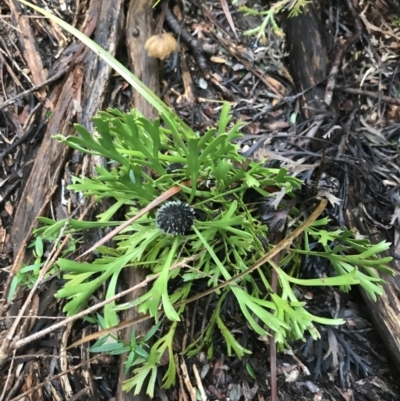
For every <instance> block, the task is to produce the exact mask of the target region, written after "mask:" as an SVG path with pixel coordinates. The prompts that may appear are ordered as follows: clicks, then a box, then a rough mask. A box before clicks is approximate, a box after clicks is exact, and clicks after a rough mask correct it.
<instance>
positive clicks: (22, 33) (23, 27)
mask: <svg viewBox="0 0 400 401" xmlns="http://www.w3.org/2000/svg"><path fill="white" fill-rule="evenodd" d="M9 4H10V9H11V20H12V24H13V26H17V27H18V29H17V30H16V32H17V33H18V35H19V43H20V49H21V52H22V56H23V58H24V60H25V62H26V64H27V65H28V67H29V70H30V73H31V74H32V81H33V83H34V85H40V84H42V83H43V82H44V81H46V79H47V70H46V69H45V68H44V67H43V63H42V59H41V58H40V54H39V51H38V46H37V43H36V37H35V35H34V33H33V32H32V28H31V24H30V17H29V16H27V15H23V14H22V12H21V4H20V3H19V2H16V1H15V2H14V1H11V2H10V3H9ZM36 95H37V96H38V98H39V100H40V101H44V100H45V97H46V92H45V89H39V90H38V91H37V92H36Z"/></svg>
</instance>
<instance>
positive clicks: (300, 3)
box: [233, 0, 311, 44]
mask: <svg viewBox="0 0 400 401" xmlns="http://www.w3.org/2000/svg"><path fill="white" fill-rule="evenodd" d="M309 3H311V0H281V1H278V2H276V3H274V4H272V5H271V7H270V8H269V9H268V10H265V11H258V10H255V9H253V8H250V7H247V6H240V7H239V10H240V11H242V12H243V13H244V14H245V15H260V16H263V17H264V19H263V22H262V23H261V24H260V25H259V26H257V27H255V28H253V29H249V30H247V31H245V32H244V35H246V36H253V35H254V36H256V37H257V39H258V40H259V41H260V43H261V44H265V43H266V42H267V37H266V35H265V32H266V30H267V27H268V25H271V26H272V29H273V31H274V33H275V35H277V36H279V37H283V36H284V33H283V31H282V29H281V28H279V26H278V24H277V22H276V20H275V16H276V15H277V14H279V13H280V12H282V11H287V12H288V15H289V17H296V16H297V15H299V14H300V13H301V10H302V8H303V7H305V6H306V5H307V4H309ZM233 4H235V2H233Z"/></svg>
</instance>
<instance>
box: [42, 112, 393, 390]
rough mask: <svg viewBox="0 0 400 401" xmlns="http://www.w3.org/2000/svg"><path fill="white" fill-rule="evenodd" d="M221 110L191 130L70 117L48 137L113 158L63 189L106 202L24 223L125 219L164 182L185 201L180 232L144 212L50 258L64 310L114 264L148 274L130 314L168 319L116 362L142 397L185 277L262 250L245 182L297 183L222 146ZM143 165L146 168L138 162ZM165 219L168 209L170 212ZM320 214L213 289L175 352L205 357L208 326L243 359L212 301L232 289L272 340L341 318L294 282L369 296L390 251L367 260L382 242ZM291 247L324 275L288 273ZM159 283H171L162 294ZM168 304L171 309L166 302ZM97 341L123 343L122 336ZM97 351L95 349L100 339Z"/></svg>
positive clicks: (226, 266)
mask: <svg viewBox="0 0 400 401" xmlns="http://www.w3.org/2000/svg"><path fill="white" fill-rule="evenodd" d="M230 118H231V117H230V115H229V107H228V106H227V105H225V106H224V107H223V109H222V112H221V117H220V121H219V126H218V128H217V129H210V130H208V131H207V132H206V133H205V134H204V135H203V136H196V135H194V134H193V133H192V132H191V131H190V132H186V130H185V128H182V127H180V126H179V125H177V124H176V122H174V120H173V119H172V118H171V116H170V115H168V114H166V115H162V116H161V118H160V119H159V120H155V121H153V122H150V121H148V120H146V119H145V118H144V117H143V116H141V115H140V113H138V112H137V111H136V110H132V111H131V112H129V113H122V112H120V111H118V110H108V111H106V112H100V113H99V114H98V115H97V116H96V117H95V118H94V120H93V121H94V125H95V128H96V133H95V135H93V136H92V135H91V134H90V133H89V132H88V131H87V130H86V129H85V128H83V127H82V126H80V125H76V130H77V132H78V133H79V136H77V137H70V138H64V137H62V136H57V139H58V140H60V141H63V142H65V143H66V144H68V146H70V147H72V148H74V149H78V150H80V151H82V152H85V153H89V154H96V155H102V156H105V157H107V158H109V159H110V161H113V162H118V164H115V163H110V169H105V168H103V167H99V168H97V174H98V175H97V176H96V177H93V178H78V177H75V179H74V180H75V183H74V184H73V185H71V186H70V189H71V190H75V191H80V192H82V193H83V194H84V195H85V196H94V197H95V199H97V200H100V199H102V198H104V197H112V198H114V201H115V202H114V205H113V206H112V207H111V208H110V209H109V210H107V211H106V212H104V213H103V214H102V215H100V216H98V221H97V222H78V221H76V220H73V219H71V220H70V221H69V222H65V221H63V222H53V221H51V220H49V219H44V218H43V219H40V221H41V223H42V224H43V226H42V227H41V228H39V229H37V230H36V235H40V236H42V237H43V238H45V239H46V233H47V234H51V235H52V236H54V233H55V231H57V230H59V228H60V227H63V226H64V225H65V224H66V223H67V224H68V225H67V228H66V229H65V233H70V234H73V235H75V236H76V235H78V234H79V233H80V232H82V230H83V229H87V228H91V227H99V226H101V227H106V226H109V225H115V224H118V222H115V221H111V218H112V217H113V216H114V215H115V213H117V212H118V211H121V210H122V211H123V210H124V209H122V208H126V207H128V208H129V210H130V211H129V212H128V216H130V215H135V214H137V213H138V212H139V211H140V210H141V209H142V208H144V207H145V206H146V205H148V204H149V203H150V202H152V201H154V199H156V198H157V197H158V196H159V195H160V194H161V193H163V192H165V191H167V190H168V189H169V188H171V187H173V186H176V185H178V186H179V187H180V189H181V190H180V192H179V194H177V195H176V196H175V200H173V201H172V202H175V203H174V205H178V206H179V205H180V204H182V205H191V206H192V208H193V209H194V212H195V215H196V216H197V218H196V220H195V222H194V224H193V226H192V227H191V230H189V231H187V232H185V233H184V235H169V234H165V233H164V232H163V231H161V230H160V229H159V225H157V217H156V216H157V214H156V213H154V211H151V212H149V213H148V214H147V215H144V216H142V217H141V218H139V219H138V220H136V221H135V222H134V223H133V224H132V225H130V226H129V227H127V228H125V229H124V230H123V231H122V232H121V233H120V234H119V235H118V236H117V237H116V238H115V248H109V247H106V246H102V247H100V248H99V249H98V252H99V257H98V258H97V259H96V260H95V261H94V262H92V263H78V262H75V261H71V260H68V259H64V258H61V259H59V260H58V262H57V264H58V267H59V269H60V270H61V271H62V272H63V274H64V279H65V280H66V284H65V286H64V287H63V288H62V289H61V290H59V292H58V293H57V297H60V298H61V297H62V298H66V299H67V300H68V302H67V304H66V305H65V308H64V310H65V311H66V312H67V313H68V315H73V314H75V313H77V312H78V311H79V310H80V309H81V308H82V307H84V305H85V304H86V303H87V301H88V300H89V298H90V297H91V296H92V294H94V293H95V292H96V290H97V289H98V288H99V287H100V286H103V285H104V284H105V285H106V286H107V287H106V288H107V290H106V298H111V297H113V296H114V295H115V292H116V285H117V282H118V277H119V275H120V273H121V271H122V269H127V268H135V267H145V268H148V269H149V274H158V277H157V278H156V280H155V281H154V284H153V285H152V287H151V288H150V289H149V290H148V292H147V293H146V294H144V295H143V296H142V297H141V298H139V299H138V300H136V301H135V302H134V303H132V304H131V305H128V306H130V307H137V308H138V309H139V311H140V312H148V313H150V314H151V315H152V316H153V317H154V318H155V319H156V321H159V319H160V318H161V316H162V315H164V316H165V319H167V321H170V322H171V324H170V326H169V329H168V330H167V334H164V335H163V336H162V337H161V338H160V339H159V340H157V341H156V342H155V344H154V345H153V346H152V347H151V349H150V350H148V351H146V353H143V352H139V353H138V354H137V355H136V357H135V358H133V359H130V360H129V361H128V367H129V366H132V367H135V369H134V372H133V373H134V375H133V378H132V379H130V380H128V382H127V383H126V384H125V389H127V390H130V389H134V391H135V393H138V392H139V391H140V389H141V387H142V384H143V379H144V378H145V377H150V381H149V383H148V387H147V393H148V394H150V395H153V392H154V379H155V374H156V371H157V367H158V363H159V361H160V358H161V356H162V355H163V354H164V353H165V352H167V353H168V354H169V367H168V370H167V373H166V375H165V376H164V385H165V386H166V387H168V386H170V385H171V384H173V383H174V380H175V374H176V369H175V362H174V358H173V349H172V339H173V336H174V333H175V330H176V327H177V322H178V321H179V320H180V317H181V315H182V313H183V311H184V308H185V301H186V300H187V299H188V297H189V296H190V295H193V286H194V285H195V284H196V283H197V282H199V280H201V282H203V283H204V282H205V283H206V284H207V286H208V287H209V288H215V287H217V286H221V283H224V282H227V281H229V280H232V278H233V277H235V276H238V275H240V274H243V273H245V272H246V271H247V269H248V268H249V267H250V266H252V265H254V264H255V263H256V262H257V260H259V259H260V258H261V257H262V256H263V255H264V254H265V252H266V251H267V250H268V249H272V248H273V247H274V246H273V245H271V244H269V245H267V244H266V242H265V239H266V237H267V236H268V227H267V226H266V225H265V224H262V222H261V221H260V218H259V216H258V215H257V212H256V210H257V204H256V203H254V202H250V203H249V202H248V201H246V197H247V195H248V193H249V191H255V193H256V194H258V196H262V197H264V198H265V199H270V200H272V199H274V197H275V195H276V194H274V193H271V192H270V191H269V189H268V188H271V187H275V188H277V189H279V190H280V191H283V192H284V193H285V194H286V196H287V197H290V198H294V197H295V194H294V193H293V190H295V189H298V188H300V186H301V182H300V181H299V180H298V179H296V178H294V177H291V176H290V175H288V174H287V172H286V171H285V170H284V169H279V168H278V169H272V168H266V167H263V166H262V165H261V164H260V163H255V162H252V161H249V160H246V159H244V158H243V157H242V156H241V155H240V154H239V153H238V149H237V146H236V145H234V144H233V143H232V141H233V140H235V139H238V138H239V137H240V133H239V128H240V126H239V124H234V125H233V126H232V127H231V128H228V126H229V123H230ZM143 166H145V167H146V168H147V170H146V171H145V170H144V169H143ZM171 166H172V168H171ZM278 204H279V201H277V200H275V205H276V206H277V207H278ZM184 209H185V208H184ZM185 210H186V211H187V210H188V209H187V208H186V209H185ZM284 218H285V219H288V221H289V222H291V223H290V224H291V225H292V226H293V227H296V226H298V225H299V224H300V223H301V219H300V215H299V210H298V209H297V208H296V207H292V208H290V210H289V211H288V212H287V213H286V214H285V215H284ZM175 220H176V217H175V216H174V219H172V220H171V221H175ZM328 223H329V220H328V219H327V218H322V219H319V220H316V221H314V223H312V224H311V225H309V226H308V227H306V229H305V231H304V233H303V235H301V236H299V237H298V238H296V240H295V241H294V242H293V243H292V245H291V247H290V248H289V249H286V251H285V252H284V253H283V254H282V257H281V262H280V265H279V266H277V265H276V264H275V263H274V262H273V261H272V260H269V261H268V265H265V266H264V267H262V268H259V269H257V270H255V272H254V273H253V274H244V275H243V277H242V278H241V279H239V280H237V281H235V282H232V283H229V285H226V286H223V287H222V288H220V289H218V291H217V292H216V293H217V295H218V301H217V306H216V308H215V310H214V312H213V314H212V316H211V319H210V322H209V325H208V327H207V329H206V331H205V332H204V334H203V335H201V336H200V337H199V338H198V339H197V340H196V341H195V342H194V343H193V344H191V345H190V347H189V348H188V349H187V353H188V355H194V354H196V353H197V352H198V351H199V350H200V349H203V348H204V347H206V348H207V349H208V354H209V356H212V352H213V332H214V331H215V330H216V329H218V330H219V332H220V333H221V335H222V336H223V338H224V339H225V342H226V347H227V353H228V355H231V354H233V353H234V354H236V355H237V356H238V357H243V356H244V355H245V354H248V353H249V352H250V351H249V350H247V349H245V348H244V347H243V346H242V345H240V343H239V342H238V341H237V340H236V338H235V336H234V335H233V334H232V333H230V331H229V330H228V328H227V327H226V325H225V323H224V317H223V315H222V314H221V306H222V305H223V303H224V301H225V299H226V297H227V295H228V294H231V295H233V296H234V299H235V301H236V302H237V305H238V307H239V309H240V310H241V311H242V313H243V316H244V317H245V319H246V320H247V322H248V324H249V326H250V327H251V328H252V329H253V330H254V331H255V332H256V333H258V334H259V335H268V333H269V331H270V330H272V331H273V332H274V333H275V339H276V341H277V342H278V344H280V347H281V348H283V347H285V346H286V345H287V344H288V343H289V342H290V341H292V340H295V339H303V338H304V335H305V333H306V332H309V333H310V334H311V335H312V336H314V337H318V336H319V333H318V332H317V330H316V329H315V327H314V323H316V322H317V323H320V324H334V325H337V324H341V323H342V322H343V321H342V320H341V319H327V318H324V317H320V316H313V315H312V314H311V313H309V312H308V311H307V310H306V308H305V303H304V302H300V301H299V300H298V299H297V298H296V295H295V292H294V291H293V288H294V286H299V285H304V286H327V285H329V286H332V285H335V286H340V287H341V289H342V290H348V289H349V288H350V286H351V285H355V284H359V285H362V286H363V287H364V288H365V289H366V290H367V291H368V293H369V294H370V296H371V297H375V295H376V294H381V293H382V288H381V284H382V280H381V279H380V278H379V277H378V276H377V274H376V273H375V272H374V270H373V269H374V268H376V269H380V270H383V271H385V272H388V271H389V270H388V269H387V268H386V267H385V263H387V262H388V261H389V260H390V258H383V259H377V257H376V256H375V255H377V254H379V253H380V252H382V251H383V250H385V249H387V247H388V244H387V243H385V242H382V243H380V244H378V245H371V244H370V243H369V242H368V241H366V240H365V239H362V240H360V239H356V238H355V237H354V235H353V233H351V232H350V231H347V230H345V231H343V230H334V231H332V230H329V226H328ZM309 238H312V239H313V240H314V241H317V242H318V243H320V244H321V245H322V248H323V250H322V251H319V252H316V251H312V250H310V249H309V247H308V242H309ZM77 241H79V237H77ZM331 244H335V246H334V247H332V246H330V245H331ZM193 254H199V257H198V258H197V259H196V260H195V261H194V262H193V263H192V265H191V266H183V267H182V266H181V267H179V268H176V269H173V270H171V266H172V265H173V264H176V263H177V262H179V261H181V260H182V259H183V258H185V257H188V256H191V255H193ZM300 255H315V256H320V257H323V258H327V259H329V260H330V262H331V263H332V265H333V266H334V268H335V271H336V276H335V277H329V278H324V279H307V280H306V279H300V278H299V277H298V273H297V272H298V271H299V269H300V260H301V257H300ZM272 270H275V272H276V273H277V275H278V278H279V290H278V291H277V292H276V293H275V292H273V291H272V289H271V285H270V282H271V272H272ZM289 272H291V273H289ZM171 283H174V288H175V289H174V291H172V292H170V288H171V286H170V284H171ZM178 302H179V305H180V306H179V307H177V306H175V305H177V304H178ZM124 307H125V308H126V307H127V305H124ZM119 309H120V307H119V306H118V305H116V304H115V302H111V303H110V304H108V305H107V306H106V307H105V308H104V311H103V313H104V315H103V317H102V322H103V323H102V326H103V327H106V328H107V327H112V326H115V325H116V324H118V321H119V320H118V314H117V312H118V310H119ZM102 341H105V340H104V339H103V340H102ZM115 341H117V340H116V339H114V340H113V343H115ZM102 344H103V343H102ZM108 347H111V348H113V347H114V349H116V350H120V351H121V350H128V349H127V348H126V347H127V346H126V345H118V346H116V345H108ZM135 347H136V345H135V344H133V345H132V344H131V346H130V348H129V350H130V352H134V351H133V349H134V348H135ZM100 349H101V350H104V347H103V348H100ZM138 349H140V347H139V348H138Z"/></svg>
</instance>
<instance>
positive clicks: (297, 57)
mask: <svg viewBox="0 0 400 401" xmlns="http://www.w3.org/2000/svg"><path fill="white" fill-rule="evenodd" d="M320 26H321V23H320V21H319V19H318V10H317V9H316V8H315V7H314V6H313V5H312V4H309V5H307V6H306V7H304V8H303V9H302V12H301V13H300V14H299V15H298V16H296V17H291V18H287V20H286V33H287V40H288V47H289V60H290V73H291V75H292V78H293V80H294V82H295V84H296V87H297V88H296V89H297V91H298V92H302V91H305V90H307V89H309V90H308V91H307V92H306V93H304V95H303V96H302V97H301V102H302V106H303V107H302V114H303V116H304V117H305V118H306V119H309V118H310V117H312V116H314V115H315V114H316V112H315V111H312V109H314V110H316V111H318V110H321V109H322V107H321V105H322V102H323V99H324V94H325V85H324V83H323V84H321V85H318V83H320V82H321V81H323V80H324V79H325V78H326V74H327V56H326V46H325V44H324V40H323V35H322V34H321V31H320Z"/></svg>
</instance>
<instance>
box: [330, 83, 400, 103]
mask: <svg viewBox="0 0 400 401" xmlns="http://www.w3.org/2000/svg"><path fill="white" fill-rule="evenodd" d="M336 89H337V90H341V91H342V92H346V93H351V94H353V95H361V96H369V97H372V98H374V99H381V100H382V101H383V102H386V103H389V104H394V105H396V106H400V99H397V98H395V97H391V96H386V95H381V94H380V93H379V92H371V91H366V90H363V89H357V88H339V87H337V88H336Z"/></svg>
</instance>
